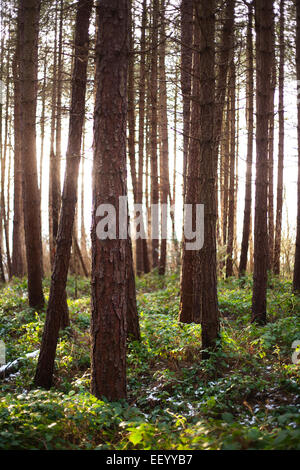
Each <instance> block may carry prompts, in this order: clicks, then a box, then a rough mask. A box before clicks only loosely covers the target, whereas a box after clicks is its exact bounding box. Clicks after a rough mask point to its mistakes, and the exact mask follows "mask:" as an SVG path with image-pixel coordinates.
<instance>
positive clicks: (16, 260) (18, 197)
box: [12, 9, 25, 278]
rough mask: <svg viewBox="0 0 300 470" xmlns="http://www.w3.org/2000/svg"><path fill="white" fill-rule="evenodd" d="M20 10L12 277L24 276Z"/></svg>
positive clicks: (15, 68)
mask: <svg viewBox="0 0 300 470" xmlns="http://www.w3.org/2000/svg"><path fill="white" fill-rule="evenodd" d="M20 11H21V10H20V9H18V20H17V21H18V25H17V30H16V49H15V54H14V58H13V63H12V69H13V80H14V216H13V251H12V276H16V277H20V278H21V277H23V276H24V275H25V259H24V256H23V253H24V248H23V246H22V245H23V244H24V214H23V201H22V161H21V94H20V93H21V89H20V85H21V84H20V65H19V64H20V37H19V33H20V26H19V22H20Z"/></svg>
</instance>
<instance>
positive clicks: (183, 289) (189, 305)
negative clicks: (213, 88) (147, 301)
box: [179, 19, 202, 323]
mask: <svg viewBox="0 0 300 470" xmlns="http://www.w3.org/2000/svg"><path fill="white" fill-rule="evenodd" d="M195 22H196V19H195ZM194 30H195V32H194V42H193V49H194V53H193V72H194V73H193V80H192V93H191V99H192V105H191V125H190V143H189V151H188V162H187V175H186V191H185V193H186V194H185V200H184V203H185V204H190V205H191V206H192V208H193V217H192V218H193V224H192V226H193V227H195V220H194V217H195V205H196V204H198V203H199V201H198V197H197V196H198V194H197V187H198V173H199V122H200V108H199V102H198V97H199V93H200V91H199V90H200V83H199V76H198V71H199V61H200V54H199V50H200V31H199V27H196V26H195V27H194ZM201 202H202V201H201ZM185 216H186V214H185ZM187 243H188V240H187V238H186V236H185V233H184V239H183V253H182V268H181V269H182V272H181V285H180V310H179V321H180V322H183V323H192V322H194V321H195V319H196V318H197V322H198V323H199V315H198V316H197V315H196V312H195V292H196V286H195V284H196V278H195V269H196V268H195V261H196V255H195V251H194V250H187V249H186V244H187Z"/></svg>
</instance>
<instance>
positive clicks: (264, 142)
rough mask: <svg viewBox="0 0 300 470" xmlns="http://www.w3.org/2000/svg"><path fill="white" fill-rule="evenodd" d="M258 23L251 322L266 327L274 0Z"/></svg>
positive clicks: (267, 1) (263, 6) (258, 12)
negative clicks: (269, 140) (269, 130)
mask: <svg viewBox="0 0 300 470" xmlns="http://www.w3.org/2000/svg"><path fill="white" fill-rule="evenodd" d="M255 20H256V63H257V78H256V80H257V84H256V112H257V121H256V192H255V221H254V274H253V298H252V321H253V322H257V323H259V324H265V323H266V321H267V318H266V294H267V269H268V223H267V222H268V213H267V207H268V129H269V109H270V90H271V75H272V24H273V21H274V16H273V0H260V1H257V2H256V4H255Z"/></svg>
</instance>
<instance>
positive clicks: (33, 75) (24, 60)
mask: <svg viewBox="0 0 300 470" xmlns="http://www.w3.org/2000/svg"><path fill="white" fill-rule="evenodd" d="M19 8H20V83H21V159H22V170H23V208H24V227H25V242H26V257H27V272H28V299H29V305H30V306H31V307H34V308H41V307H43V305H44V296H43V286H42V272H43V271H42V259H41V253H42V241H41V212H40V192H39V187H38V174H37V161H36V104H37V64H38V34H39V17H40V1H39V0H26V1H25V0H20V3H19Z"/></svg>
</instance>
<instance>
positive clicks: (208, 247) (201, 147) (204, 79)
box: [194, 0, 219, 359]
mask: <svg viewBox="0 0 300 470" xmlns="http://www.w3.org/2000/svg"><path fill="white" fill-rule="evenodd" d="M215 8H216V2H215V1H214V0H202V1H200V2H199V4H198V11H197V18H198V21H196V25H195V26H196V28H199V29H200V41H199V44H200V59H199V69H195V73H196V74H197V75H198V76H199V77H200V80H199V82H200V86H199V104H197V105H196V103H194V105H196V106H199V108H200V110H199V114H200V120H199V124H198V125H199V134H198V135H199V143H198V151H199V167H198V173H197V177H198V187H197V196H198V201H200V202H201V204H203V205H204V212H205V223H204V245H203V248H202V249H200V251H198V252H196V257H197V269H196V276H197V283H198V286H197V287H198V289H199V290H198V291H197V292H196V295H197V297H198V299H197V302H198V303H199V307H200V312H199V314H200V318H201V326H202V350H203V353H202V358H203V359H206V358H207V357H208V356H209V353H210V352H211V351H212V350H214V349H215V348H216V342H217V339H218V336H219V313H218V298H217V248H216V221H217V214H216V177H217V165H216V155H215V149H214V138H215V136H214V118H215Z"/></svg>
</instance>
